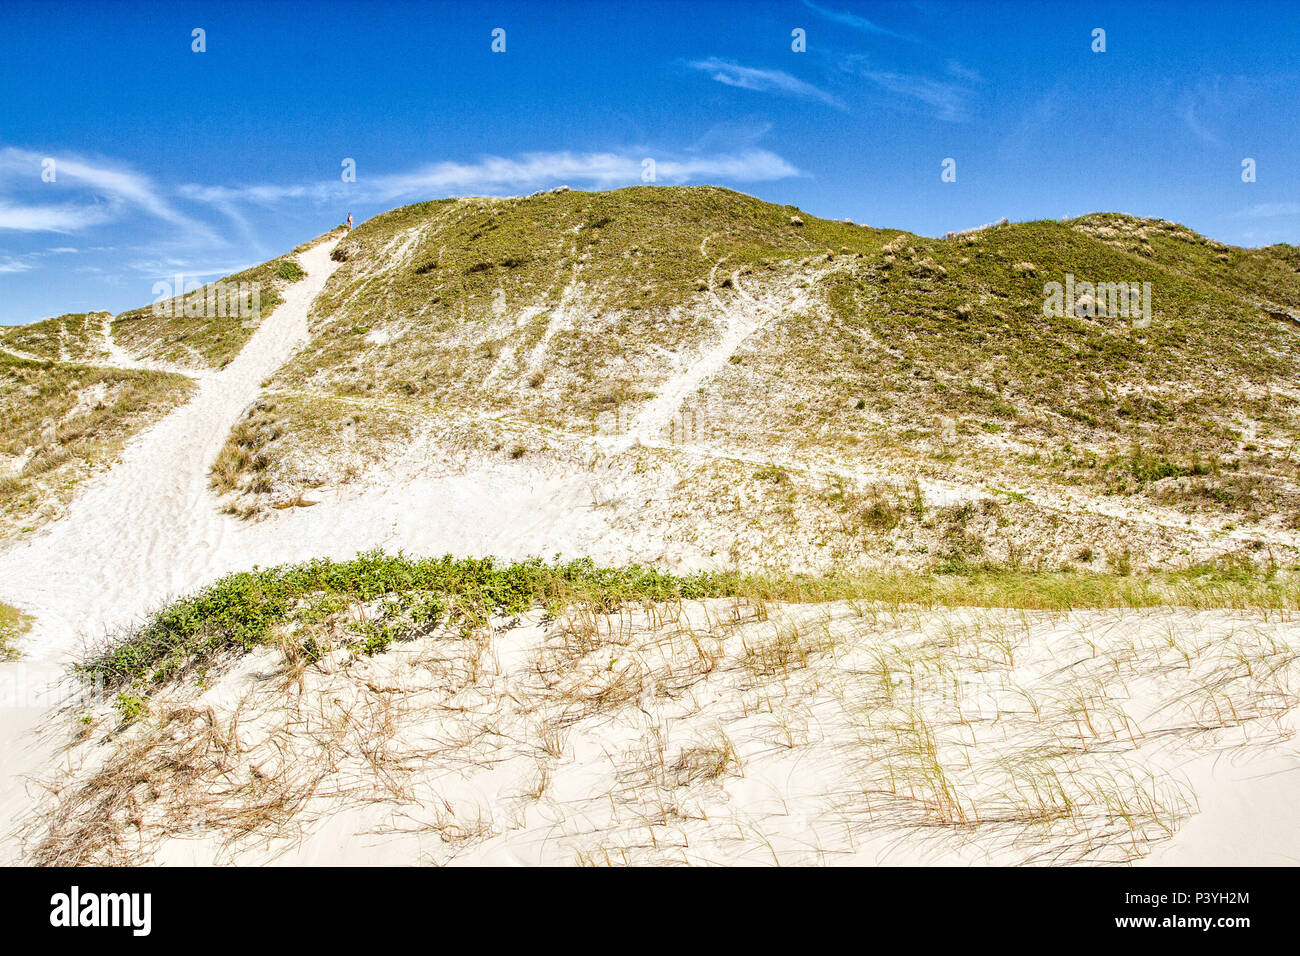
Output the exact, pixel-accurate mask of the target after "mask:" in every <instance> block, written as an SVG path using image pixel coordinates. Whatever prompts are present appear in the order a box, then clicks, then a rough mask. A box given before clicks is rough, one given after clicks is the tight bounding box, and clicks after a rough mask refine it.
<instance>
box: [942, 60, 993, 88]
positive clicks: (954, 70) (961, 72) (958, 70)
mask: <svg viewBox="0 0 1300 956" xmlns="http://www.w3.org/2000/svg"><path fill="white" fill-rule="evenodd" d="M948 75H949V76H955V77H956V78H957V79H959V80H963V81H965V82H967V83H983V82H984V77H983V76H981V75H980V72H979V70H974V69H971V68H970V67H968V66H965V65H963V64H962V63H959V62H958V61H956V60H949V61H948Z"/></svg>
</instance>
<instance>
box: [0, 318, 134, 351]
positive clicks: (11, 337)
mask: <svg viewBox="0 0 1300 956" xmlns="http://www.w3.org/2000/svg"><path fill="white" fill-rule="evenodd" d="M111 319H112V315H111V314H110V313H108V312H78V313H71V314H68V315H60V316H58V317H57V318H53V319H45V320H43V321H41V322H33V323H31V324H30V325H18V326H14V327H13V328H10V329H5V330H4V331H3V332H0V348H4V349H9V350H11V351H14V352H19V353H22V354H25V355H28V356H32V357H34V358H37V359H48V360H50V361H54V362H58V361H64V362H94V361H96V360H99V359H102V358H104V357H105V356H106V355H107V354H108V349H107V347H106V345H107V343H106V339H105V335H106V333H107V331H108V323H109V321H110V320H111Z"/></svg>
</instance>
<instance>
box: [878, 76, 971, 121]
mask: <svg viewBox="0 0 1300 956" xmlns="http://www.w3.org/2000/svg"><path fill="white" fill-rule="evenodd" d="M859 75H860V76H862V77H863V78H864V79H867V80H870V81H871V82H872V83H874V84H875V85H876V86H878V87H879V88H880V89H882V90H885V91H887V92H889V93H893V94H895V95H897V96H901V97H903V98H905V99H909V100H915V101H916V102H918V103H923V104H925V105H926V106H929V107H931V108H932V109H933V110H934V111H935V115H936V116H937V117H938V118H939V119H941V120H946V121H948V122H950V123H960V122H964V121H965V120H966V119H968V118H969V103H970V99H971V97H972V91H971V90H970V89H969V88H968V87H966V86H963V85H961V84H958V83H949V82H947V81H944V80H934V79H931V78H929V77H926V76H916V75H914V74H909V73H890V72H883V71H879V70H862V71H861V72H860V73H859Z"/></svg>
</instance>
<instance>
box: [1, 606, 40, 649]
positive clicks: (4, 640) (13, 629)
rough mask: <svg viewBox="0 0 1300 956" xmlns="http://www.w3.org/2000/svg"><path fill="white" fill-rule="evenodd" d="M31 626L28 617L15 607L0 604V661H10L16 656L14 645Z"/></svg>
mask: <svg viewBox="0 0 1300 956" xmlns="http://www.w3.org/2000/svg"><path fill="white" fill-rule="evenodd" d="M31 626H32V619H31V617H30V616H28V615H26V614H24V613H23V612H22V611H20V610H18V608H16V607H10V606H9V605H8V604H0V660H12V659H13V658H15V657H17V656H18V651H17V649H16V648H15V647H14V644H15V643H16V642H17V641H18V638H20V637H22V636H23V634H25V633H26V632H27V630H28V629H29V628H30V627H31Z"/></svg>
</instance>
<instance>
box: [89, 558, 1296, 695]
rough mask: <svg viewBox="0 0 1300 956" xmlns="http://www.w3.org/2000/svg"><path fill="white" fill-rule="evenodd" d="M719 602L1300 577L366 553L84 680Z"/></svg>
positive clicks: (1119, 597) (1284, 589) (1225, 597)
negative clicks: (779, 570) (357, 616)
mask: <svg viewBox="0 0 1300 956" xmlns="http://www.w3.org/2000/svg"><path fill="white" fill-rule="evenodd" d="M717 597H731V598H741V599H744V600H746V601H749V602H751V603H767V602H779V603H799V604H810V603H823V602H829V601H845V600H851V601H855V602H860V603H864V604H869V605H875V606H881V607H888V608H900V607H921V608H936V607H972V608H1020V609H1033V610H1052V611H1068V610H1075V609H1084V608H1153V607H1179V608H1192V609H1206V608H1260V609H1277V610H1295V609H1300V573H1297V571H1296V570H1295V569H1287V570H1283V569H1277V568H1274V569H1258V568H1256V567H1254V566H1251V565H1249V564H1245V563H1241V564H1237V563H1219V564H1213V565H1199V566H1193V567H1189V568H1186V569H1183V570H1177V571H1163V572H1155V573H1151V574H1145V575H1122V574H1111V573H1094V572H1082V571H1068V572H1064V571H1063V572H1030V571H1022V570H1008V569H1005V568H998V567H989V566H974V565H958V566H949V567H945V568H944V569H942V573H940V572H937V571H936V572H916V571H881V572H875V573H870V572H867V573H859V574H854V575H851V576H850V575H845V576H835V575H828V576H775V575H760V574H743V573H736V572H730V571H712V572H709V571H701V572H696V573H693V574H687V575H674V574H669V573H665V572H661V571H657V570H655V569H653V568H647V567H642V566H639V565H629V566H626V567H621V568H617V567H610V568H602V567H598V566H597V565H595V564H594V563H593V562H592V561H590V560H589V559H580V560H576V561H570V562H567V563H558V562H557V563H551V564H547V563H544V562H543V561H542V560H540V559H533V560H529V561H521V562H516V563H512V564H497V563H495V562H494V561H493V560H492V559H491V558H482V559H474V558H465V559H456V558H453V557H451V556H450V555H448V556H446V557H442V558H424V559H417V558H410V557H406V556H404V555H400V554H398V555H391V554H386V553H384V552H382V551H378V550H376V551H370V552H367V553H365V554H361V555H358V556H357V557H356V558H355V559H353V560H351V561H344V562H334V561H330V560H328V559H320V560H315V561H310V562H306V563H303V564H294V565H284V566H280V567H275V568H269V569H264V570H263V569H256V570H253V571H244V572H238V573H235V574H231V575H228V576H227V577H224V578H222V579H221V580H219V581H217V582H216V583H214V584H212V585H211V586H209V587H207V588H205V589H203V590H201V591H199V592H198V593H196V594H194V595H191V596H189V597H185V598H182V599H180V600H178V601H176V602H175V603H173V604H170V605H168V606H166V607H164V608H163V609H161V610H159V611H158V612H157V613H156V614H155V615H154V616H153V617H152V618H151V619H150V620H149V621H147V622H146V623H145V624H144V625H142V626H141V627H139V628H137V629H135V630H133V631H130V632H128V633H125V634H123V635H120V636H118V637H117V638H115V639H113V640H111V641H110V642H108V643H107V644H106V645H105V646H103V647H102V648H100V649H99V650H98V651H97V652H95V653H94V654H93V656H92V657H90V659H89V660H87V661H86V662H85V663H84V664H83V665H81V671H82V673H83V675H84V676H85V677H86V678H88V679H90V680H93V681H96V682H102V684H103V685H104V686H105V687H107V688H109V689H116V688H121V687H134V688H139V689H146V690H147V689H148V688H149V687H154V686H158V685H161V684H163V683H166V682H168V681H170V680H173V679H176V678H179V677H183V676H185V675H187V674H189V673H191V672H194V671H196V670H203V669H206V668H207V667H209V666H211V665H213V664H214V663H216V662H219V661H220V660H222V659H223V658H228V657H230V656H233V655H237V654H240V653H245V652H248V651H250V650H253V649H254V648H256V647H259V646H264V645H275V646H279V647H281V648H282V649H284V650H286V653H289V654H292V655H293V656H295V657H302V658H306V659H308V660H310V659H312V658H313V657H316V656H319V654H320V653H322V649H321V647H320V644H319V640H318V634H317V632H316V630H315V629H314V627H313V625H315V624H317V623H319V622H321V621H322V620H324V619H326V618H328V617H330V616H331V615H334V614H337V613H338V612H339V611H341V610H342V609H344V608H346V607H348V606H349V605H350V604H351V603H353V602H361V603H362V604H367V605H373V607H372V608H371V611H370V612H369V613H368V614H367V616H366V619H365V620H364V621H361V622H358V623H356V624H355V626H351V627H350V629H349V632H350V637H349V638H348V639H347V641H346V643H348V644H350V645H351V646H352V647H353V648H354V650H356V651H357V652H359V653H362V654H374V653H376V652H379V651H383V650H386V649H387V648H388V647H389V646H390V645H392V644H393V643H394V642H398V641H404V640H410V639H412V638H415V637H418V636H420V635H422V634H425V633H428V632H429V631H431V630H432V629H434V628H437V627H440V626H444V627H445V626H452V627H458V628H460V629H461V630H462V631H463V632H465V633H472V632H473V631H474V630H475V629H476V628H478V627H480V626H481V625H482V624H484V623H485V622H486V621H488V620H489V619H491V618H492V617H493V616H499V615H505V616H512V615H518V614H521V613H523V612H525V611H527V610H529V609H532V608H535V607H543V608H545V609H546V610H547V611H548V612H550V613H552V614H560V613H574V611H575V609H577V610H578V611H579V612H584V611H585V612H587V613H597V614H600V613H609V612H611V611H613V610H614V609H616V608H620V607H625V606H633V607H636V606H653V605H656V604H665V603H680V602H681V601H690V600H699V599H704V598H717Z"/></svg>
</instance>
